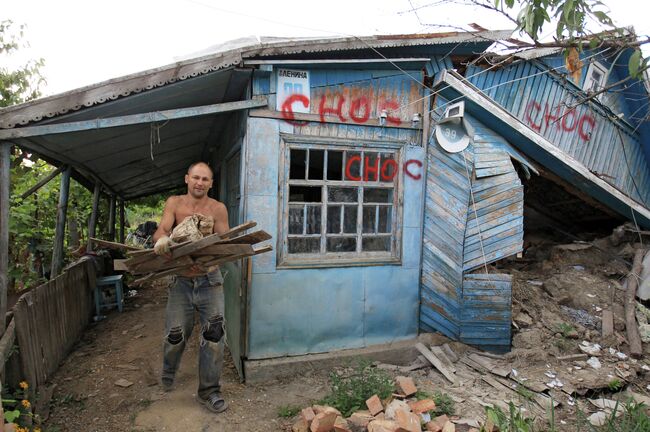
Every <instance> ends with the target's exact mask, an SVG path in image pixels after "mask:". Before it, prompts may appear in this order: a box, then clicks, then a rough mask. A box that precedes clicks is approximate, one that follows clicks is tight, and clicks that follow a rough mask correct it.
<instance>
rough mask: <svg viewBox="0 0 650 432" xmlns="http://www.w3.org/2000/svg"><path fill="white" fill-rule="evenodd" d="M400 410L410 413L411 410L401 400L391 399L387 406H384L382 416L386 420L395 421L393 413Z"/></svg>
mask: <svg viewBox="0 0 650 432" xmlns="http://www.w3.org/2000/svg"><path fill="white" fill-rule="evenodd" d="M400 410H401V411H406V412H410V411H411V408H410V407H409V406H408V404H407V403H406V402H404V401H403V400H400V399H393V400H392V401H391V402H390V403H389V404H388V405H386V409H385V410H384V414H385V415H386V418H387V419H388V420H395V418H396V417H395V413H396V412H397V411H400Z"/></svg>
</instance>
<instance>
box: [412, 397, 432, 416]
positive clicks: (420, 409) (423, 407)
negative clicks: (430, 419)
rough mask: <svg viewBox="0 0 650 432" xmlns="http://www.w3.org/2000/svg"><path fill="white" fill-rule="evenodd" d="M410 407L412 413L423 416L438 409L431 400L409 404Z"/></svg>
mask: <svg viewBox="0 0 650 432" xmlns="http://www.w3.org/2000/svg"><path fill="white" fill-rule="evenodd" d="M409 407H411V411H413V412H414V413H415V414H422V413H425V412H429V411H431V410H434V409H436V403H435V402H434V401H432V400H431V399H422V400H419V401H415V402H409Z"/></svg>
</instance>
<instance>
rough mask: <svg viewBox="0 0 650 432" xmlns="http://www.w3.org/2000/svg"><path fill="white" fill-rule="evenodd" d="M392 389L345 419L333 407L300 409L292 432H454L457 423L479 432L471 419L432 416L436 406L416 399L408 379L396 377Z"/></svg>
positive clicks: (415, 388)
mask: <svg viewBox="0 0 650 432" xmlns="http://www.w3.org/2000/svg"><path fill="white" fill-rule="evenodd" d="M395 388H396V389H397V391H398V393H393V395H391V396H390V398H389V399H387V400H384V401H382V400H381V399H380V398H379V396H377V395H376V394H375V395H373V396H372V397H370V398H369V399H368V400H367V401H366V406H367V408H368V409H367V410H359V411H356V412H354V413H352V415H350V416H349V417H348V418H344V417H343V416H342V415H341V412H340V411H339V410H337V409H336V408H333V407H330V406H324V405H312V406H309V407H306V408H304V409H302V411H301V412H300V414H299V416H298V420H297V421H296V422H295V423H294V425H293V426H292V429H291V430H292V432H309V431H310V432H332V431H334V432H362V431H368V432H421V431H422V430H423V429H422V424H424V430H426V431H432V432H454V431H455V430H456V426H455V425H456V424H459V425H467V426H469V429H466V430H468V431H469V432H478V431H479V429H478V428H479V424H478V422H476V421H474V420H467V419H460V418H458V417H452V418H450V417H448V416H447V415H441V416H437V417H433V418H432V416H431V414H430V412H431V411H433V410H435V409H436V403H435V402H434V401H433V400H431V399H420V400H418V399H416V398H415V394H416V393H417V391H418V389H417V387H416V386H415V383H414V382H413V379H412V378H411V377H407V376H398V377H396V378H395Z"/></svg>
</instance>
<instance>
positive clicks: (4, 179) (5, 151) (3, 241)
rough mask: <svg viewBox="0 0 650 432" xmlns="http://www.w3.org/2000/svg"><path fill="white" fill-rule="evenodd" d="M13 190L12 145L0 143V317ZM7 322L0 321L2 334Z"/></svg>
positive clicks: (6, 285)
mask: <svg viewBox="0 0 650 432" xmlns="http://www.w3.org/2000/svg"><path fill="white" fill-rule="evenodd" d="M10 189H11V143H9V142H0V317H4V316H5V314H6V313H7V289H8V288H9V205H10V203H9V191H10ZM4 330H5V320H4V319H1V320H0V334H2V333H4Z"/></svg>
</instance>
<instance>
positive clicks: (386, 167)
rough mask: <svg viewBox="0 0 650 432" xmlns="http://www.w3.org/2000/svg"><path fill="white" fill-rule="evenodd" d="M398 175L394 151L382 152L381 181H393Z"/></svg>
mask: <svg viewBox="0 0 650 432" xmlns="http://www.w3.org/2000/svg"><path fill="white" fill-rule="evenodd" d="M396 175H397V162H396V161H395V155H394V154H392V153H382V154H381V168H380V170H379V181H382V182H392V181H393V179H394V178H395V176H396Z"/></svg>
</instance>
